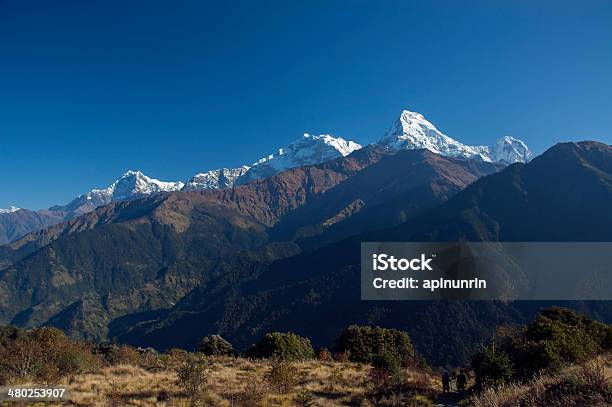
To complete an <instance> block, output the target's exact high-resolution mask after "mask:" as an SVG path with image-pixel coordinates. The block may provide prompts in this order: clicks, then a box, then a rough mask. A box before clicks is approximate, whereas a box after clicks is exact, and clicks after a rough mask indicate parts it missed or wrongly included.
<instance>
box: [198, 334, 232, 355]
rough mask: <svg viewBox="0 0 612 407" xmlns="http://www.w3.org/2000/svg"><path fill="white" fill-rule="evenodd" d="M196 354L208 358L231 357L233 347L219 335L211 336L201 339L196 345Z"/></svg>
mask: <svg viewBox="0 0 612 407" xmlns="http://www.w3.org/2000/svg"><path fill="white" fill-rule="evenodd" d="M198 352H201V353H203V354H205V355H208V356H225V355H232V354H233V353H234V347H233V346H232V344H231V343H229V342H228V341H226V340H225V339H223V338H222V337H221V336H220V335H211V336H206V337H204V338H202V341H200V345H198Z"/></svg>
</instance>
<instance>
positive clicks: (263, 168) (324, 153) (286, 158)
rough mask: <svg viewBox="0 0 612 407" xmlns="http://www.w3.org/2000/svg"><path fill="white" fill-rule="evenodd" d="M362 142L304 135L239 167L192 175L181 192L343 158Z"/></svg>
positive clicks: (221, 186) (240, 182)
mask: <svg viewBox="0 0 612 407" xmlns="http://www.w3.org/2000/svg"><path fill="white" fill-rule="evenodd" d="M360 148H361V145H359V144H357V143H355V142H353V141H350V140H349V141H347V140H345V139H343V138H341V137H333V136H330V135H328V134H324V135H320V136H313V135H310V134H304V137H302V138H300V139H297V140H295V141H293V142H292V143H290V144H289V145H288V146H286V147H283V148H280V149H278V151H277V152H276V153H274V154H270V155H269V156H267V157H264V158H261V159H260V160H258V161H257V162H255V163H254V164H252V165H244V166H242V167H238V168H222V169H216V170H211V171H207V172H203V173H200V174H196V175H195V176H193V177H192V178H191V179H190V180H189V181H188V182H187V183H186V184H185V187H184V188H183V190H184V191H201V190H206V189H225V188H231V187H233V186H234V185H243V184H246V183H248V182H251V181H253V180H257V179H263V178H269V177H271V176H273V175H276V174H278V173H280V172H282V171H285V170H288V169H291V168H296V167H301V166H304V165H313V164H319V163H322V162H325V161H328V160H331V159H334V158H338V157H345V156H347V155H349V154H350V153H352V152H353V151H355V150H358V149H360Z"/></svg>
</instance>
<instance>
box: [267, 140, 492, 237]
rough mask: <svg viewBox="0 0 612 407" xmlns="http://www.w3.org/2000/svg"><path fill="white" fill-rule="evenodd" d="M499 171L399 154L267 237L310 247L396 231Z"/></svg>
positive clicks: (468, 162)
mask: <svg viewBox="0 0 612 407" xmlns="http://www.w3.org/2000/svg"><path fill="white" fill-rule="evenodd" d="M501 168H502V167H501V166H499V165H497V164H492V163H487V162H478V161H472V160H464V159H452V158H448V157H442V156H439V155H437V154H434V153H432V152H430V151H429V150H405V151H400V152H399V153H397V154H395V155H392V156H389V157H387V158H386V159H384V160H381V161H380V162H378V163H375V164H373V165H371V166H370V167H368V168H365V169H364V170H363V171H360V172H359V173H358V174H356V175H355V176H354V177H351V178H350V179H348V180H347V181H346V182H343V183H341V184H339V185H337V186H336V187H334V188H332V189H330V190H329V191H327V192H326V193H325V194H319V195H317V196H316V197H315V198H314V199H313V200H312V201H311V202H310V203H309V204H308V205H304V206H302V207H300V208H298V209H296V210H294V211H292V212H290V213H288V214H287V215H286V216H285V217H283V218H282V219H281V221H280V222H279V223H278V224H277V225H276V226H275V228H274V229H273V231H272V236H273V237H274V238H276V239H280V240H291V239H296V238H297V239H299V240H300V243H301V245H303V246H310V247H312V246H321V245H323V244H326V243H329V242H332V241H334V240H339V239H341V238H344V237H348V236H350V235H353V234H356V233H363V232H365V231H369V230H375V229H382V228H385V227H391V226H395V225H398V224H400V223H402V222H405V221H406V220H407V219H409V218H412V217H414V216H415V215H416V214H418V213H419V212H420V211H421V210H423V209H427V208H430V207H432V206H434V205H436V204H438V203H440V202H444V201H446V200H447V199H448V198H449V197H451V196H453V195H454V194H456V193H457V192H458V191H460V190H461V189H463V188H465V187H466V186H467V185H469V184H471V183H472V182H474V181H476V180H477V179H478V178H480V177H482V176H484V175H488V174H492V173H494V172H496V171H498V170H499V169H501Z"/></svg>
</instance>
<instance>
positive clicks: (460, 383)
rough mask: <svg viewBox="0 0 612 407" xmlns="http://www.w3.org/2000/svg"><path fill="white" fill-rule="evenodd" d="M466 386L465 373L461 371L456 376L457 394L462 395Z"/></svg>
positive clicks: (463, 370)
mask: <svg viewBox="0 0 612 407" xmlns="http://www.w3.org/2000/svg"><path fill="white" fill-rule="evenodd" d="M466 385H467V374H466V373H465V369H461V372H460V373H459V375H458V376H457V391H458V392H459V393H463V392H464V391H465V386H466Z"/></svg>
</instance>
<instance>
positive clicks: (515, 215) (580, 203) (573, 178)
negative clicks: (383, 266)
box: [381, 142, 612, 241]
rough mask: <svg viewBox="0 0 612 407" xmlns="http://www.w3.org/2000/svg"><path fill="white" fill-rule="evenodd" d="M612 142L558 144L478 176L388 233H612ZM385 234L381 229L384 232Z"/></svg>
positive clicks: (446, 236)
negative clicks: (524, 161) (525, 160)
mask: <svg viewBox="0 0 612 407" xmlns="http://www.w3.org/2000/svg"><path fill="white" fill-rule="evenodd" d="M611 233H612V147H610V146H608V145H606V144H602V143H596V142H582V143H564V144H558V145H556V146H554V147H552V148H551V149H549V150H548V151H546V152H545V153H544V154H542V155H541V156H539V157H537V158H536V159H534V160H533V161H532V162H531V163H529V164H527V165H525V164H514V165H512V166H510V167H508V168H507V169H505V170H504V171H502V172H500V173H498V174H495V175H492V176H490V177H486V178H483V179H481V180H479V181H478V182H477V183H474V184H472V185H471V186H469V187H468V188H466V189H465V190H464V191H462V193H461V194H458V195H457V196H455V197H453V199H451V200H449V201H448V202H447V203H445V204H443V205H440V206H439V207H437V208H435V209H433V210H431V211H429V212H428V213H427V214H425V215H424V216H422V217H420V218H419V219H414V220H411V221H409V222H406V223H405V224H404V225H402V226H401V227H399V228H397V229H396V230H395V231H393V232H392V233H391V234H390V235H387V234H385V235H387V236H388V238H389V239H394V238H401V239H407V240H425V241H429V240H439V241H455V240H472V241H479V240H499V241H609V239H610V238H611ZM381 237H382V235H381Z"/></svg>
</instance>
